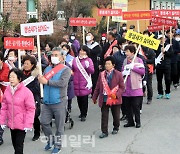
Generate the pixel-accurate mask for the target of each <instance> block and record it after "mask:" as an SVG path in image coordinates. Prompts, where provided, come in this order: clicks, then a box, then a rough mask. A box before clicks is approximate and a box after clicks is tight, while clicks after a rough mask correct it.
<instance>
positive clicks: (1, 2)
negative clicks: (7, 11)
mask: <svg viewBox="0 0 180 154" xmlns="http://www.w3.org/2000/svg"><path fill="white" fill-rule="evenodd" d="M0 12H3V0H0Z"/></svg>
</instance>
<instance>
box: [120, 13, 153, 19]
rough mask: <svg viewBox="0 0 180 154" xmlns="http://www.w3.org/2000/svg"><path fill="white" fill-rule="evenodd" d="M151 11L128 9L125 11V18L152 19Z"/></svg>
mask: <svg viewBox="0 0 180 154" xmlns="http://www.w3.org/2000/svg"><path fill="white" fill-rule="evenodd" d="M151 18H152V12H151V11H128V12H123V20H145V19H147V20H148V19H149V20H150V19H151Z"/></svg>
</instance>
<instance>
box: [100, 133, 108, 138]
mask: <svg viewBox="0 0 180 154" xmlns="http://www.w3.org/2000/svg"><path fill="white" fill-rule="evenodd" d="M105 137H108V134H105V133H102V134H101V135H99V138H105Z"/></svg>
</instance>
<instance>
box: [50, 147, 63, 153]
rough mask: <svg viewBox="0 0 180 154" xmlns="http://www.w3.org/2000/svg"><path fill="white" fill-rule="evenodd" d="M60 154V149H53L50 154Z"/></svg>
mask: <svg viewBox="0 0 180 154" xmlns="http://www.w3.org/2000/svg"><path fill="white" fill-rule="evenodd" d="M60 152H61V148H54V149H53V151H52V153H51V154H58V153H60Z"/></svg>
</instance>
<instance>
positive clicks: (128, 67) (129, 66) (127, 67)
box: [124, 63, 134, 70]
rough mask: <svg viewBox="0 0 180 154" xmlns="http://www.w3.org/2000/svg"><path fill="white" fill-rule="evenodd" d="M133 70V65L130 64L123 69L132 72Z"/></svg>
mask: <svg viewBox="0 0 180 154" xmlns="http://www.w3.org/2000/svg"><path fill="white" fill-rule="evenodd" d="M133 68H134V64H132V63H130V64H127V65H126V66H125V68H124V69H130V70H132V69H133Z"/></svg>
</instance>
